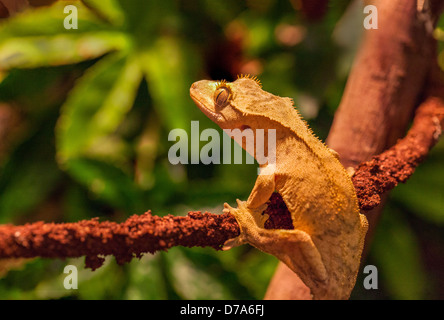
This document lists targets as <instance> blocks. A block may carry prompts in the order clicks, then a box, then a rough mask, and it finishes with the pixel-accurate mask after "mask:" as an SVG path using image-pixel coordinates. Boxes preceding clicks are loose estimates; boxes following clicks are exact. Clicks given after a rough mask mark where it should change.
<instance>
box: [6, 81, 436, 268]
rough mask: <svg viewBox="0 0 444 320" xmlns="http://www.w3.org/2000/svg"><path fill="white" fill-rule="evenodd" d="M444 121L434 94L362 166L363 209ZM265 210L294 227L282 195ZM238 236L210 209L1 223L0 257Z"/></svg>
mask: <svg viewBox="0 0 444 320" xmlns="http://www.w3.org/2000/svg"><path fill="white" fill-rule="evenodd" d="M443 92H444V90H443ZM443 125H444V99H442V98H438V97H436V96H433V97H430V98H428V99H427V100H426V101H425V102H424V103H423V104H422V105H421V106H420V107H419V108H418V110H417V113H416V116H415V120H414V123H413V125H412V128H411V129H410V131H409V133H408V134H407V136H406V137H405V138H404V139H402V140H400V141H399V142H398V143H397V144H396V145H395V146H394V147H392V148H391V149H389V150H387V151H386V152H384V153H382V154H380V155H378V156H375V157H373V159H372V160H370V161H368V162H365V163H363V164H361V165H360V166H359V167H358V169H357V171H356V173H355V175H354V176H353V183H354V185H355V187H356V190H357V194H358V199H359V201H360V205H361V209H365V210H368V209H370V208H373V207H374V206H376V205H378V204H379V199H380V198H379V196H380V195H381V194H383V193H384V192H387V191H388V190H390V189H392V188H394V187H395V186H396V185H397V184H398V183H399V182H405V181H406V180H407V179H408V178H409V177H410V176H411V174H412V173H413V172H414V170H415V168H416V166H417V165H418V164H419V163H420V162H421V161H422V160H423V159H424V158H425V156H426V155H427V153H428V152H429V150H430V148H431V147H432V146H433V145H434V144H435V143H436V142H437V140H438V137H439V136H440V134H441V127H442V126H443ZM266 213H267V214H269V215H270V219H269V220H268V221H267V223H266V227H267V228H286V229H288V228H291V227H292V226H291V220H290V218H289V214H288V211H287V209H286V207H285V205H284V203H283V201H282V199H281V198H280V196H279V195H277V194H275V195H274V196H273V197H272V198H271V199H270V202H269V207H268V209H267V211H266ZM238 234H239V226H238V225H237V222H236V220H235V219H234V217H232V216H231V215H227V214H211V213H208V212H205V213H203V214H202V213H200V212H190V213H189V214H188V216H186V217H176V216H171V215H168V216H165V217H158V216H153V215H152V214H151V212H147V213H145V214H143V215H139V216H138V215H134V216H132V217H130V218H129V219H127V220H126V221H125V222H122V223H115V222H109V221H104V222H99V221H98V219H92V220H85V221H80V222H77V223H62V224H55V223H43V222H37V223H32V224H26V225H23V226H12V225H3V226H0V258H19V257H20V258H31V257H37V256H40V257H47V258H67V257H79V256H86V260H85V262H86V266H87V267H89V268H92V269H96V268H98V267H100V266H101V265H102V263H103V261H104V258H103V257H102V256H106V255H114V256H115V257H116V260H117V262H118V263H125V262H128V261H130V260H131V259H132V258H134V257H140V256H141V254H142V253H146V252H148V253H154V252H156V251H159V250H167V249H169V248H171V247H173V246H185V247H195V246H200V247H204V246H209V247H213V248H215V249H220V247H221V246H222V245H223V243H224V242H225V241H226V240H228V239H230V238H233V237H236V236H237V235H238Z"/></svg>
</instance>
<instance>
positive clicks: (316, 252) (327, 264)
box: [190, 77, 367, 299]
mask: <svg viewBox="0 0 444 320" xmlns="http://www.w3.org/2000/svg"><path fill="white" fill-rule="evenodd" d="M190 95H191V97H192V99H193V100H194V102H195V103H196V105H197V106H198V107H199V108H200V109H201V110H202V111H203V112H204V113H205V114H206V115H207V116H208V117H209V118H210V119H211V120H212V121H214V122H215V123H216V124H217V125H219V126H220V127H221V128H222V129H240V130H245V129H246V128H249V129H252V131H253V133H255V132H256V130H258V129H264V130H269V129H275V130H276V131H275V132H276V155H275V157H276V160H275V161H276V162H275V167H274V170H273V171H270V172H268V174H260V175H258V178H257V180H256V183H255V185H254V187H253V190H252V191H251V193H250V196H249V198H248V200H247V201H246V202H243V201H239V200H238V207H237V208H232V207H230V206H229V205H228V204H225V209H224V212H229V213H231V214H232V215H234V217H235V218H236V220H237V222H238V223H239V226H240V230H241V234H240V235H239V237H237V238H235V239H230V240H228V241H227V242H226V243H225V246H226V247H227V248H230V247H232V246H236V245H240V244H243V243H249V244H251V245H253V246H255V247H256V248H258V249H260V250H262V251H264V252H267V253H269V254H272V255H274V256H276V257H277V258H279V259H280V260H281V261H283V262H284V263H285V264H287V266H288V267H289V268H290V269H292V270H293V271H294V272H295V273H296V274H297V275H298V276H299V277H300V278H301V280H302V281H303V282H304V283H305V284H306V285H307V287H308V288H310V290H311V293H312V295H313V298H314V299H348V298H349V296H350V293H351V291H352V289H353V287H354V285H355V282H356V276H357V272H358V269H359V264H360V257H361V253H362V249H363V244H364V237H365V234H366V232H367V220H366V218H365V216H364V215H362V214H360V212H359V207H358V202H357V198H356V193H355V189H354V187H353V184H352V181H351V179H350V176H349V175H348V173H347V171H346V170H345V168H344V167H343V166H342V165H341V163H340V162H339V160H338V155H337V153H336V152H334V151H333V150H331V149H329V148H328V147H327V146H325V144H324V143H322V142H321V141H320V140H319V139H317V138H316V137H315V136H314V135H313V133H312V131H311V130H310V129H309V128H308V126H307V124H306V123H305V122H304V121H303V120H302V119H301V116H300V115H299V113H298V112H297V111H296V110H295V109H294V107H293V102H292V100H291V99H289V98H283V97H278V96H275V95H273V94H271V93H268V92H266V91H264V90H262V88H261V86H260V85H259V83H258V81H257V80H255V79H250V78H248V77H241V78H239V79H237V80H236V81H234V82H231V83H227V82H225V81H222V82H215V81H209V80H201V81H198V82H195V83H193V85H192V86H191V89H190ZM255 138H256V133H255ZM242 144H243V145H242V147H243V148H244V149H245V143H242ZM264 146H265V147H264V148H265V153H267V152H268V151H270V152H271V150H267V146H268V143H267V140H265V143H264ZM253 156H254V157H255V158H256V150H255V151H254V155H253ZM256 159H257V158H256ZM264 169H267V168H266V167H264ZM275 191H276V192H278V193H279V194H280V195H281V196H282V199H283V200H284V202H285V204H286V205H287V208H288V210H289V212H290V214H291V218H292V223H293V226H294V229H293V230H284V229H265V228H264V222H265V221H266V219H267V216H265V215H263V214H262V213H263V211H264V209H265V207H264V206H265V205H266V202H267V201H268V200H269V198H270V196H271V195H272V193H273V192H275Z"/></svg>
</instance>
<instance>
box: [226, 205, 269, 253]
mask: <svg viewBox="0 0 444 320" xmlns="http://www.w3.org/2000/svg"><path fill="white" fill-rule="evenodd" d="M236 201H237V208H233V207H231V206H230V205H229V204H228V203H225V204H224V210H223V213H230V214H232V215H233V216H234V217H235V218H236V221H237V223H238V224H239V228H240V235H239V236H237V237H236V238H232V239H228V240H227V241H225V243H224V246H223V248H222V250H229V249H231V248H233V247H237V246H240V245H242V244H245V243H247V242H249V238H251V236H252V235H253V236H254V235H257V234H258V231H259V229H262V228H263V227H264V223H265V221H266V220H267V219H268V215H264V214H262V213H263V212H264V211H265V209H266V208H267V205H262V206H260V207H259V208H256V209H250V208H248V206H247V202H246V201H240V200H236Z"/></svg>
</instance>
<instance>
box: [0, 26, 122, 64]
mask: <svg viewBox="0 0 444 320" xmlns="http://www.w3.org/2000/svg"><path fill="white" fill-rule="evenodd" d="M126 46H127V41H126V37H125V35H123V34H121V33H118V32H96V33H85V34H72V35H68V34H59V35H55V36H52V37H40V36H39V37H37V36H36V37H22V38H11V39H7V40H4V41H3V42H2V43H1V44H0V66H1V69H3V70H5V69H6V70H7V69H11V68H35V67H41V66H56V65H65V64H72V63H77V62H80V61H84V60H88V59H93V58H97V57H99V56H102V55H103V54H105V53H107V52H109V51H114V50H119V49H122V48H125V47H126Z"/></svg>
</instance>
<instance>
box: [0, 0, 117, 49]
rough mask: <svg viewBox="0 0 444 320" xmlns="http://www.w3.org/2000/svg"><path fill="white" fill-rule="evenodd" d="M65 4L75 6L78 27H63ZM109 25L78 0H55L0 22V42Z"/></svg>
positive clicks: (76, 31)
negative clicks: (47, 4)
mask: <svg viewBox="0 0 444 320" xmlns="http://www.w3.org/2000/svg"><path fill="white" fill-rule="evenodd" d="M67 5H74V6H76V7H77V13H78V14H77V17H78V29H65V27H64V24H63V22H64V19H65V18H66V17H67V16H68V14H67V13H64V8H65V6H67ZM105 28H106V29H109V27H108V26H107V25H106V24H104V23H103V22H101V21H99V20H98V19H97V18H96V16H95V15H94V14H93V13H92V12H91V11H90V10H89V9H87V8H86V7H85V6H84V5H82V3H81V2H79V1H57V2H56V3H54V4H53V5H52V6H50V7H41V8H38V9H28V10H26V11H24V12H22V13H20V14H17V15H15V16H13V17H11V18H8V19H7V20H4V21H2V23H1V24H0V43H1V42H3V41H5V40H6V39H11V38H21V37H33V36H36V37H38V36H54V35H60V34H70V35H73V34H76V33H86V32H92V31H103V30H104V29H105Z"/></svg>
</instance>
